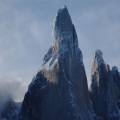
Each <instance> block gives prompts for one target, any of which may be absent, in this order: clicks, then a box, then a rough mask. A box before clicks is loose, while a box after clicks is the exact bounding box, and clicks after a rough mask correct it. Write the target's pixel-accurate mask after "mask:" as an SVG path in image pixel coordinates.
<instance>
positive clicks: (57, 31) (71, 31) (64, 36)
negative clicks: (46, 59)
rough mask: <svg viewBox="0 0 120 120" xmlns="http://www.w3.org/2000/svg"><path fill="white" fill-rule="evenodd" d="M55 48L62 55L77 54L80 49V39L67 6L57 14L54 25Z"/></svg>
mask: <svg viewBox="0 0 120 120" xmlns="http://www.w3.org/2000/svg"><path fill="white" fill-rule="evenodd" d="M54 36H55V45H54V46H55V48H56V49H57V51H59V52H60V53H64V52H66V51H71V52H75V50H76V49H77V48H78V38H77V34H76V31H75V27H74V25H73V23H72V20H71V17H70V15H69V12H68V9H67V7H66V6H65V7H64V8H62V9H60V10H59V11H58V13H57V16H56V19H55V25H54Z"/></svg>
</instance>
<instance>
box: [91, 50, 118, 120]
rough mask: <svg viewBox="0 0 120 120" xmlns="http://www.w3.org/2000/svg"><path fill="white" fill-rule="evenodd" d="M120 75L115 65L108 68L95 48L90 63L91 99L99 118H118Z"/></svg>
mask: <svg viewBox="0 0 120 120" xmlns="http://www.w3.org/2000/svg"><path fill="white" fill-rule="evenodd" d="M119 85H120V75H119V72H118V69H117V67H113V68H112V70H110V67H109V65H107V64H106V63H105V62H104V60H103V55H102V52H101V51H100V50H97V51H96V53H95V57H94V60H93V65H92V75H91V91H90V94H91V100H92V102H93V108H94V111H95V112H96V115H97V116H98V118H99V119H101V120H119V119H120V113H119V112H120V111H119V98H120V86H119Z"/></svg>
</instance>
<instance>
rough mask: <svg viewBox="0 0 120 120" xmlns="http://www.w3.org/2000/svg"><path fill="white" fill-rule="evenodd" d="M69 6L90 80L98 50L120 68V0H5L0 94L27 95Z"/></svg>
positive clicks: (1, 3)
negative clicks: (61, 11) (60, 15)
mask: <svg viewBox="0 0 120 120" xmlns="http://www.w3.org/2000/svg"><path fill="white" fill-rule="evenodd" d="M64 5H67V7H68V10H69V12H70V15H71V17H72V20H73V23H74V24H75V27H76V31H77V35H78V39H79V47H80V49H81V50H82V52H83V59H84V65H85V69H86V73H87V78H88V82H89V81H90V70H91V64H92V59H93V56H94V53H95V50H96V49H101V50H102V51H103V56H104V60H105V62H106V63H108V64H110V66H114V65H116V66H118V68H119V67H120V53H119V52H120V7H119V5H120V0H0V97H2V98H3V94H2V92H6V93H7V94H8V95H12V96H13V98H15V99H16V101H17V100H18V101H21V100H22V99H23V97H24V94H25V92H26V90H27V87H28V84H29V83H30V82H31V80H32V78H33V76H34V75H35V74H36V73H37V71H38V70H40V68H41V64H42V59H43V56H44V54H45V53H46V52H47V50H48V48H49V47H50V46H51V44H52V41H53V40H54V36H53V24H54V19H55V16H56V13H57V11H58V9H59V8H61V7H63V6H64ZM8 91H9V92H8ZM1 94H2V96H1Z"/></svg>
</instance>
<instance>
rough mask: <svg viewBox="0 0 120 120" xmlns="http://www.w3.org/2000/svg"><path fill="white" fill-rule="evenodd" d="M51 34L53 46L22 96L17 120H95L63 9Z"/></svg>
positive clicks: (74, 36) (71, 29) (71, 28)
mask: <svg viewBox="0 0 120 120" xmlns="http://www.w3.org/2000/svg"><path fill="white" fill-rule="evenodd" d="M54 33H55V40H54V45H53V46H52V47H51V48H50V49H49V50H48V52H47V54H46V55H45V57H44V63H43V68H42V69H41V72H39V73H38V74H37V75H36V77H35V78H34V80H33V82H32V83H31V85H30V87H29V89H28V92H27V93H26V95H25V98H24V102H23V103H24V104H23V107H22V111H24V114H22V115H21V119H20V120H39V119H41V120H81V119H82V120H94V117H95V116H94V112H93V110H92V106H91V103H90V100H89V96H88V86H87V78H86V73H85V69H84V64H83V58H82V52H81V50H80V49H79V47H78V38H77V34H76V31H75V27H74V25H73V23H72V20H71V17H70V15H69V12H68V10H67V8H66V7H64V8H62V9H60V10H59V11H58V13H57V17H56V20H55V26H54ZM34 101H36V102H35V103H34ZM27 106H28V107H27ZM32 106H33V107H32ZM51 108H52V110H51ZM34 111H35V113H34ZM21 113H23V112H21ZM25 113H26V114H25ZM28 114H29V115H28ZM24 115H26V116H31V117H28V118H27V119H25V117H26V116H24Z"/></svg>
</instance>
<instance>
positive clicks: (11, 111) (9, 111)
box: [0, 99, 21, 120]
mask: <svg viewBox="0 0 120 120" xmlns="http://www.w3.org/2000/svg"><path fill="white" fill-rule="evenodd" d="M20 106H21V103H17V102H14V101H13V100H12V99H10V100H8V101H7V102H6V103H5V105H4V107H3V109H2V111H1V112H0V120H18V114H19V111H20Z"/></svg>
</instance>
